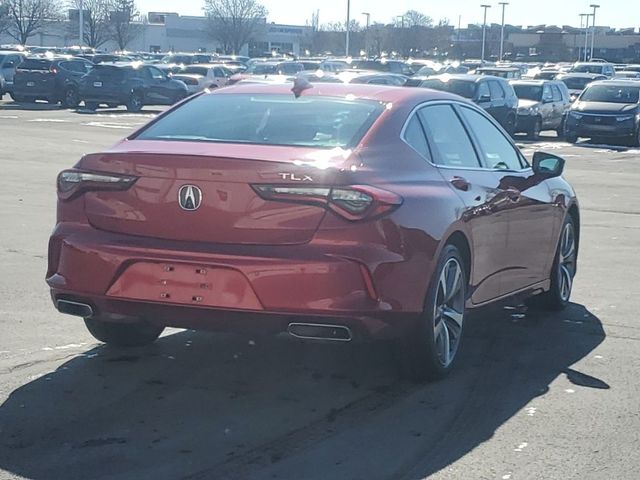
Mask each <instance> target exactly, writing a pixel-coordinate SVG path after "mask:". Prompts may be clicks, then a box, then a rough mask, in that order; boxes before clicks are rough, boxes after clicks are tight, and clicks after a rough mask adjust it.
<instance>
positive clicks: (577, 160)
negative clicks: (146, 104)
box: [0, 100, 640, 480]
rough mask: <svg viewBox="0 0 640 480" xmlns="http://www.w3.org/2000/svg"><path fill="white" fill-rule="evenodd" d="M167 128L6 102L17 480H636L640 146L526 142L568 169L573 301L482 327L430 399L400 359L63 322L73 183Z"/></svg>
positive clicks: (0, 122) (2, 351)
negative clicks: (61, 293) (98, 154)
mask: <svg viewBox="0 0 640 480" xmlns="http://www.w3.org/2000/svg"><path fill="white" fill-rule="evenodd" d="M154 114H155V112H154V111H153V110H150V109H148V108H147V109H145V110H144V111H143V112H142V113H139V114H127V113H126V112H125V111H124V110H122V109H117V110H106V111H103V110H101V111H98V113H96V114H89V113H87V114H83V113H76V112H72V111H67V110H60V109H58V108H51V107H49V106H48V105H46V104H37V105H32V106H30V107H28V108H26V107H22V106H19V105H16V104H14V103H12V102H11V101H9V100H5V101H0V148H1V151H2V153H1V154H0V159H1V162H2V175H0V186H1V188H0V225H1V227H0V228H1V229H2V233H1V234H0V264H1V265H2V267H3V268H2V276H1V277H0V295H1V298H2V300H1V301H0V478H2V479H5V478H6V479H9V478H10V479H14V478H29V479H43V480H44V479H46V480H49V479H65V480H72V479H87V478H92V479H100V478H109V479H136V480H138V479H165V478H166V479H176V478H189V479H292V480H293V479H296V480H298V479H305V480H311V479H393V480H417V479H421V478H425V477H429V478H434V479H503V480H520V479H526V480H531V479H545V480H551V479H563V480H566V479H605V478H617V479H636V478H638V473H637V471H638V466H640V452H639V451H638V444H639V443H640V400H639V399H640V382H638V375H637V372H638V371H639V369H640V355H639V353H640V325H639V324H638V321H637V312H638V311H639V310H640V298H639V296H638V292H639V291H640V290H639V287H638V285H640V261H639V258H640V257H639V255H638V251H637V246H638V245H639V244H640V201H639V200H640V194H639V193H638V185H640V149H630V148H617V147H610V146H606V145H590V144H587V143H584V144H580V145H578V146H571V145H568V144H566V143H563V142H560V141H557V139H556V138H554V137H553V136H552V135H554V134H550V136H549V137H544V138H543V139H542V140H541V141H540V142H538V143H536V144H531V143H527V142H521V143H522V148H523V149H524V150H525V152H526V153H528V154H530V153H532V152H533V150H534V149H536V148H538V149H546V150H550V151H552V152H554V153H557V154H559V155H562V156H564V157H565V158H566V159H567V169H566V177H567V178H568V179H569V180H570V181H571V182H572V183H573V185H574V187H575V188H576V190H577V192H578V195H579V198H580V201H581V206H582V239H581V254H580V263H579V272H578V276H577V278H576V283H575V288H574V295H573V298H572V299H573V301H574V302H575V303H574V304H573V305H572V306H571V307H570V308H569V309H568V310H567V311H565V312H562V313H560V314H553V315H540V314H535V313H531V312H526V311H523V310H509V309H505V310H502V309H500V310H496V309H494V310H490V311H489V310H487V311H483V312H478V313H477V314H475V315H474V316H473V317H472V318H470V319H469V322H468V324H467V331H466V337H465V340H464V343H465V344H464V347H463V352H462V357H461V358H460V364H459V368H458V369H457V370H456V371H455V372H454V373H453V374H452V375H451V376H450V377H449V378H447V379H446V380H443V381H440V382H436V383H431V384H428V385H424V386H419V385H413V384H408V383H405V382H402V381H400V380H399V379H398V377H397V375H396V373H395V371H394V369H393V367H392V364H391V358H390V355H389V352H388V350H387V348H386V347H385V346H384V345H377V344H374V345H346V346H345V345H339V346H336V345H323V344H313V343H311V344H305V343H301V342H300V341H295V340H293V339H289V338H280V337H277V338H271V337H257V338H250V337H236V336H227V335H215V334H209V333H202V332H197V333H196V332H192V331H184V330H177V329H171V330H170V331H167V332H166V333H165V334H164V335H163V337H162V338H161V339H160V340H159V341H158V342H157V343H156V344H154V345H152V346H150V347H145V348H140V349H133V350H130V351H126V352H123V351H116V350H111V349H108V348H106V347H103V346H102V345H100V344H99V343H97V342H96V341H94V340H93V338H92V337H91V336H90V335H89V333H88V332H87V331H86V330H85V327H84V325H83V323H82V322H81V321H79V320H77V319H75V318H72V317H67V316H64V315H61V314H58V313H57V312H56V311H55V310H54V308H53V306H52V305H51V301H50V299H49V295H48V289H47V287H46V285H45V282H44V275H45V271H46V252H47V240H48V235H49V233H50V230H51V228H52V227H53V224H54V220H55V200H56V195H55V178H56V175H57V173H58V172H59V171H60V170H61V169H63V168H67V167H70V166H71V165H73V163H75V161H76V160H77V159H79V158H80V156H81V155H82V154H83V153H88V152H92V151H96V150H99V149H101V148H104V147H106V146H109V145H111V144H113V143H115V142H116V141H117V140H118V139H119V138H121V137H123V136H124V135H126V134H127V133H128V132H130V131H131V130H133V129H134V128H136V127H138V126H140V125H142V124H144V123H145V122H146V121H148V120H149V119H150V118H152V117H153V115H154Z"/></svg>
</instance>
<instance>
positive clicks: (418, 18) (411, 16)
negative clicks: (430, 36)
mask: <svg viewBox="0 0 640 480" xmlns="http://www.w3.org/2000/svg"><path fill="white" fill-rule="evenodd" d="M395 25H396V26H397V27H403V28H411V27H430V26H432V25H433V19H432V18H431V17H430V16H428V15H425V14H424V13H420V12H418V11H417V10H408V11H406V12H405V13H404V14H403V15H400V16H399V17H396V19H395Z"/></svg>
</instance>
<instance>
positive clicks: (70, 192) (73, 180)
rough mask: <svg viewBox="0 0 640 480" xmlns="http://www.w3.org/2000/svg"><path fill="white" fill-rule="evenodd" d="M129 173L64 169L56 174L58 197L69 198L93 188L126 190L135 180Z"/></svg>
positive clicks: (93, 189)
mask: <svg viewBox="0 0 640 480" xmlns="http://www.w3.org/2000/svg"><path fill="white" fill-rule="evenodd" d="M137 179H138V178H137V177H132V176H129V175H113V174H104V173H92V172H82V171H80V170H64V171H63V172H60V174H59V175H58V197H60V198H61V199H62V200H69V199H71V198H73V197H75V196H77V195H80V194H82V193H84V192H89V191H95V190H126V189H128V188H129V187H130V186H131V185H133V183H134V182H135V181H136V180H137Z"/></svg>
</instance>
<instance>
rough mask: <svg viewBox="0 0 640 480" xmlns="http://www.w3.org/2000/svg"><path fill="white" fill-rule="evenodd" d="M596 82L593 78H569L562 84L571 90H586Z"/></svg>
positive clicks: (564, 79) (563, 80)
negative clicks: (585, 88)
mask: <svg viewBox="0 0 640 480" xmlns="http://www.w3.org/2000/svg"><path fill="white" fill-rule="evenodd" d="M593 81H594V80H593V79H591V78H580V77H569V78H563V79H562V82H563V83H564V84H565V85H566V86H567V88H568V89H570V90H584V87H586V86H587V85H589V84H590V83H591V82H593Z"/></svg>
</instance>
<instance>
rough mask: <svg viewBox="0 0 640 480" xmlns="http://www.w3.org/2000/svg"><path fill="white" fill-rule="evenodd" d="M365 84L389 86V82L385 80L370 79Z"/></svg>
mask: <svg viewBox="0 0 640 480" xmlns="http://www.w3.org/2000/svg"><path fill="white" fill-rule="evenodd" d="M367 83H368V84H370V85H389V81H388V80H387V79H386V78H372V79H371V80H369V81H368V82H367Z"/></svg>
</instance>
